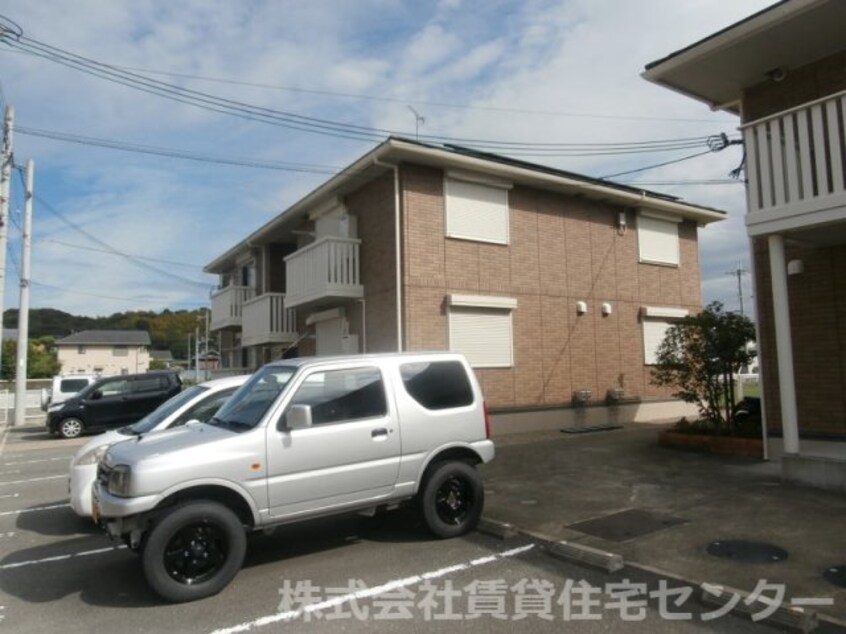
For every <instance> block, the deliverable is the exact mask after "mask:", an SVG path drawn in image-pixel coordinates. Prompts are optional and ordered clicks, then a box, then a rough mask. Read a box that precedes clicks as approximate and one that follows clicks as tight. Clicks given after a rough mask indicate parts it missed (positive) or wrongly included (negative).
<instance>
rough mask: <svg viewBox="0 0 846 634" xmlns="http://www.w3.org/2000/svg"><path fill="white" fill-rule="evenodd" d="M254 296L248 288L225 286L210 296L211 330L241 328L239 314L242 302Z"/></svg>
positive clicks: (253, 290) (252, 290) (252, 291)
mask: <svg viewBox="0 0 846 634" xmlns="http://www.w3.org/2000/svg"><path fill="white" fill-rule="evenodd" d="M255 294H256V291H255V289H254V288H250V287H249V286H227V287H226V288H222V289H220V290H219V291H216V292H215V293H213V294H212V300H211V310H212V312H211V329H212V330H224V329H226V328H240V327H241V313H242V310H243V305H244V302H246V301H247V300H250V299H252V298H253V297H254V296H255Z"/></svg>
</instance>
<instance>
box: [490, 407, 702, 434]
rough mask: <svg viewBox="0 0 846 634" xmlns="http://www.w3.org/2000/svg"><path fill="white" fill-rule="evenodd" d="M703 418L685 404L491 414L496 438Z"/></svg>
mask: <svg viewBox="0 0 846 634" xmlns="http://www.w3.org/2000/svg"><path fill="white" fill-rule="evenodd" d="M698 415H699V413H698V410H697V408H696V406H695V405H691V404H690V403H684V402H682V401H677V400H670V401H647V402H628V403H625V402H624V403H620V404H617V405H605V404H603V405H586V406H582V407H557V408H552V409H534V410H523V411H508V412H496V413H491V432H492V434H493V435H494V436H499V435H503V434H514V433H522V432H532V431H549V430H557V429H565V428H577V427H597V426H604V425H622V424H625V423H650V422H656V421H662V422H667V421H675V420H678V419H679V418H681V417H682V416H686V417H688V418H696V417H697V416H698Z"/></svg>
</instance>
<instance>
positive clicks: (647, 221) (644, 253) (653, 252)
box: [637, 212, 680, 266]
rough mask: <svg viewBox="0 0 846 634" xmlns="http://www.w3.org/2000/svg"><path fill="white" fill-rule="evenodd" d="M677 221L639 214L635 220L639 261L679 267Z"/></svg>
mask: <svg viewBox="0 0 846 634" xmlns="http://www.w3.org/2000/svg"><path fill="white" fill-rule="evenodd" d="M679 222H680V220H679V219H673V218H670V217H669V216H668V217H663V216H661V217H657V216H653V215H647V214H646V213H644V212H641V213H640V215H638V218H637V240H638V249H639V252H640V261H641V262H647V263H651V264H667V265H673V266H678V265H679Z"/></svg>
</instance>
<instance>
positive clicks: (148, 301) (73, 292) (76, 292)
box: [30, 280, 208, 306]
mask: <svg viewBox="0 0 846 634" xmlns="http://www.w3.org/2000/svg"><path fill="white" fill-rule="evenodd" d="M30 284H33V285H34V286H40V287H42V288H51V289H54V290H58V291H62V292H64V293H69V294H71V295H83V296H85V297H97V298H100V299H113V300H116V301H122V302H141V303H144V304H154V305H157V306H158V305H160V304H161V303H162V302H164V301H169V300H166V299H165V298H162V299H160V300H152V299H140V298H137V297H117V296H115V295H101V294H99V293H88V292H86V291H79V290H76V289H72V288H65V287H63V286H56V285H54V284H44V283H43V282H36V281H34V280H30ZM178 303H182V304H193V305H196V306H205V305H206V304H207V303H208V302H206V301H193V300H192V301H189V302H178Z"/></svg>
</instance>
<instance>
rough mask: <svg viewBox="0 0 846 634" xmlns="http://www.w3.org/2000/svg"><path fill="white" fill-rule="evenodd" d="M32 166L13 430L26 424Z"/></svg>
mask: <svg viewBox="0 0 846 634" xmlns="http://www.w3.org/2000/svg"><path fill="white" fill-rule="evenodd" d="M34 177H35V163H33V162H32V159H29V160H28V161H27V162H26V179H25V180H26V191H25V192H24V221H23V231H22V235H21V243H22V246H21V298H20V303H19V304H18V360H17V366H18V367H17V371H16V372H15V427H21V426H23V425H24V424H25V423H26V375H27V371H26V370H27V353H28V352H29V277H30V262H31V260H32V257H31V256H32V184H33V179H34Z"/></svg>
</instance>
